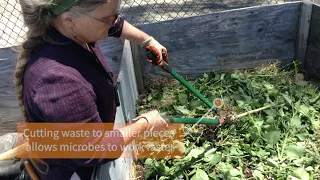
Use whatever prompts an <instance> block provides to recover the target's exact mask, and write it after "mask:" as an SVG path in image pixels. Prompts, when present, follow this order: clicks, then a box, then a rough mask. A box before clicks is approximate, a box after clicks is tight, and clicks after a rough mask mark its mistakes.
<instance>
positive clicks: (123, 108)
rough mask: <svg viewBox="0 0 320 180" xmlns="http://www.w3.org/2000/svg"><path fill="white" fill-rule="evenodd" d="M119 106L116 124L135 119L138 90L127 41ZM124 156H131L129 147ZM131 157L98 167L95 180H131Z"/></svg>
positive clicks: (125, 43) (120, 84)
mask: <svg viewBox="0 0 320 180" xmlns="http://www.w3.org/2000/svg"><path fill="white" fill-rule="evenodd" d="M117 82H118V91H119V96H120V101H121V105H120V107H118V111H117V116H116V120H115V122H116V124H117V125H120V124H122V125H124V123H128V122H131V121H132V119H133V118H135V117H136V108H135V101H136V99H137V98H138V89H137V84H136V81H135V74H134V69H133V59H132V53H131V47H130V43H129V41H127V40H126V41H125V42H124V46H123V51H122V59H121V66H120V71H119V75H118V78H117ZM132 145H133V144H130V145H129V146H127V148H126V150H125V152H124V154H131V153H132V152H131V151H130V146H131V147H132ZM132 165H133V157H121V158H119V159H117V160H115V161H112V162H110V163H107V164H105V165H102V166H100V167H99V169H98V171H97V174H96V179H99V180H111V179H112V180H115V179H119V180H130V179H132V174H131V172H132V168H133V166H132Z"/></svg>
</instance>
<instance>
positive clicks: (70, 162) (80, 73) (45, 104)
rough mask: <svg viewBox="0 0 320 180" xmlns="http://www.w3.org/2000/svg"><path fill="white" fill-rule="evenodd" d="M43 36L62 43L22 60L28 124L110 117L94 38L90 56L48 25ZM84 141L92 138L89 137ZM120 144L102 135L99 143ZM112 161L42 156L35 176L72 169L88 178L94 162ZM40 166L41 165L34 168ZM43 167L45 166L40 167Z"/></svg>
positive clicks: (109, 90) (108, 83) (58, 175)
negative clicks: (46, 168)
mask: <svg viewBox="0 0 320 180" xmlns="http://www.w3.org/2000/svg"><path fill="white" fill-rule="evenodd" d="M123 22H124V19H123V18H121V20H120V21H118V23H117V24H116V25H115V26H114V27H112V28H111V29H110V30H109V34H108V35H109V36H113V37H120V35H121V32H122V27H123ZM47 37H49V38H51V39H52V40H54V41H55V42H59V43H62V44H49V43H46V44H44V45H42V46H41V47H40V48H39V49H38V51H36V52H34V53H33V54H32V56H31V59H30V60H29V61H28V64H27V66H26V71H25V74H24V85H23V87H24V94H23V96H24V103H25V107H26V113H27V116H28V120H29V122H55V123H58V122H68V123H70V122H77V123H79V122H83V123H103V122H111V123H113V122H114V120H115V114H116V104H115V89H114V84H115V83H114V79H113V80H110V78H109V77H108V75H107V73H106V71H105V69H107V70H109V71H110V69H109V67H108V66H107V64H106V61H105V60H104V57H103V55H102V53H101V50H100V48H99V45H98V43H97V42H94V43H91V44H92V46H93V48H94V51H95V52H96V54H97V56H98V58H99V61H100V63H102V64H103V66H104V68H105V69H104V68H102V66H100V65H99V64H98V63H97V62H96V61H95V59H94V58H93V57H94V56H93V54H92V53H91V52H89V51H87V50H86V49H84V48H83V47H82V46H80V45H78V44H77V43H75V42H73V41H71V40H70V39H68V38H67V37H65V36H63V35H62V34H61V33H59V32H58V31H57V30H56V29H54V28H51V29H50V30H48V32H47ZM90 141H96V140H94V139H91V140H90ZM110 142H117V143H120V144H121V143H123V139H122V138H120V137H119V138H113V139H110V138H104V139H102V143H110ZM111 160H114V159H103V158H101V159H45V161H46V162H47V163H48V164H49V172H48V174H47V175H46V176H44V175H43V174H41V173H38V174H39V177H40V178H41V179H61V180H63V179H70V177H71V176H72V174H73V173H74V172H75V171H77V173H78V174H79V176H80V178H81V179H89V177H90V176H91V173H92V168H93V167H94V166H98V165H102V164H105V163H107V162H109V161H111ZM40 168H41V169H42V166H40ZM42 170H45V169H42Z"/></svg>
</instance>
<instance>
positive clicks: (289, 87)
mask: <svg viewBox="0 0 320 180" xmlns="http://www.w3.org/2000/svg"><path fill="white" fill-rule="evenodd" d="M189 82H192V85H193V87H195V88H196V89H197V90H199V91H200V92H201V93H202V94H203V95H204V96H205V97H206V98H208V99H209V100H214V99H215V98H222V99H223V101H224V106H223V107H222V109H221V110H220V113H224V114H240V113H243V112H247V111H249V110H252V109H257V108H261V107H264V106H268V105H272V107H271V108H268V109H265V110H263V111H261V112H258V113H255V114H250V115H248V116H244V117H241V118H240V119H238V120H237V121H232V122H228V121H227V122H225V123H224V124H222V125H219V126H216V125H197V126H195V128H191V127H192V126H193V125H185V132H188V135H186V136H185V142H184V147H185V157H182V158H169V159H151V158H147V159H140V160H139V162H138V167H140V171H141V172H143V174H142V176H143V178H141V179H159V180H164V179H185V180H187V179H191V180H208V179H233V180H236V179H258V180H262V179H301V180H309V179H320V167H319V166H320V130H319V129H320V94H319V91H318V89H317V87H318V86H317V85H316V84H315V83H311V82H307V81H304V80H303V78H302V77H301V74H298V73H297V64H296V63H293V64H292V65H291V66H290V67H286V69H279V68H278V64H276V63H275V64H271V65H268V66H264V67H260V68H258V69H254V70H246V71H242V72H233V73H208V74H204V75H203V77H202V78H199V79H197V80H195V81H189ZM137 107H138V111H139V113H143V112H146V111H148V110H150V109H158V110H159V111H160V113H161V114H162V115H169V116H173V117H202V116H203V115H204V114H205V113H207V112H208V110H209V108H208V107H207V106H206V105H205V104H204V103H203V102H201V101H200V100H199V99H198V98H197V97H196V96H194V95H193V94H192V93H190V92H189V91H188V90H187V89H186V88H185V87H184V86H183V85H181V84H179V82H177V81H174V80H171V82H170V83H168V82H164V83H163V86H162V87H161V86H159V88H156V89H154V88H153V89H149V91H147V92H146V93H145V95H142V96H141V98H140V100H139V101H138V102H137ZM138 179H139V178H138Z"/></svg>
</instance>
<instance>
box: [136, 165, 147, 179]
mask: <svg viewBox="0 0 320 180" xmlns="http://www.w3.org/2000/svg"><path fill="white" fill-rule="evenodd" d="M133 180H145V178H144V167H143V166H142V165H141V164H139V162H136V163H135V177H134V178H133Z"/></svg>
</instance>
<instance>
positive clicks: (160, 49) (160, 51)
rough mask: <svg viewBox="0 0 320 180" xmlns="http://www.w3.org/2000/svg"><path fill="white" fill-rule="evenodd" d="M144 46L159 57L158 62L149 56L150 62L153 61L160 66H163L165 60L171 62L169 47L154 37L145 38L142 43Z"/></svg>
mask: <svg viewBox="0 0 320 180" xmlns="http://www.w3.org/2000/svg"><path fill="white" fill-rule="evenodd" d="M142 47H143V48H145V49H146V50H147V51H151V52H152V53H153V54H154V55H155V56H156V57H157V61H156V62H153V61H152V60H151V59H149V58H147V61H148V62H149V63H152V64H154V65H158V66H162V65H163V61H165V62H166V63H169V57H168V52H167V49H166V48H165V47H164V46H162V45H161V44H160V43H159V42H158V41H157V40H155V39H154V38H153V37H150V38H148V39H147V40H145V41H144V42H143V43H142Z"/></svg>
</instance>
